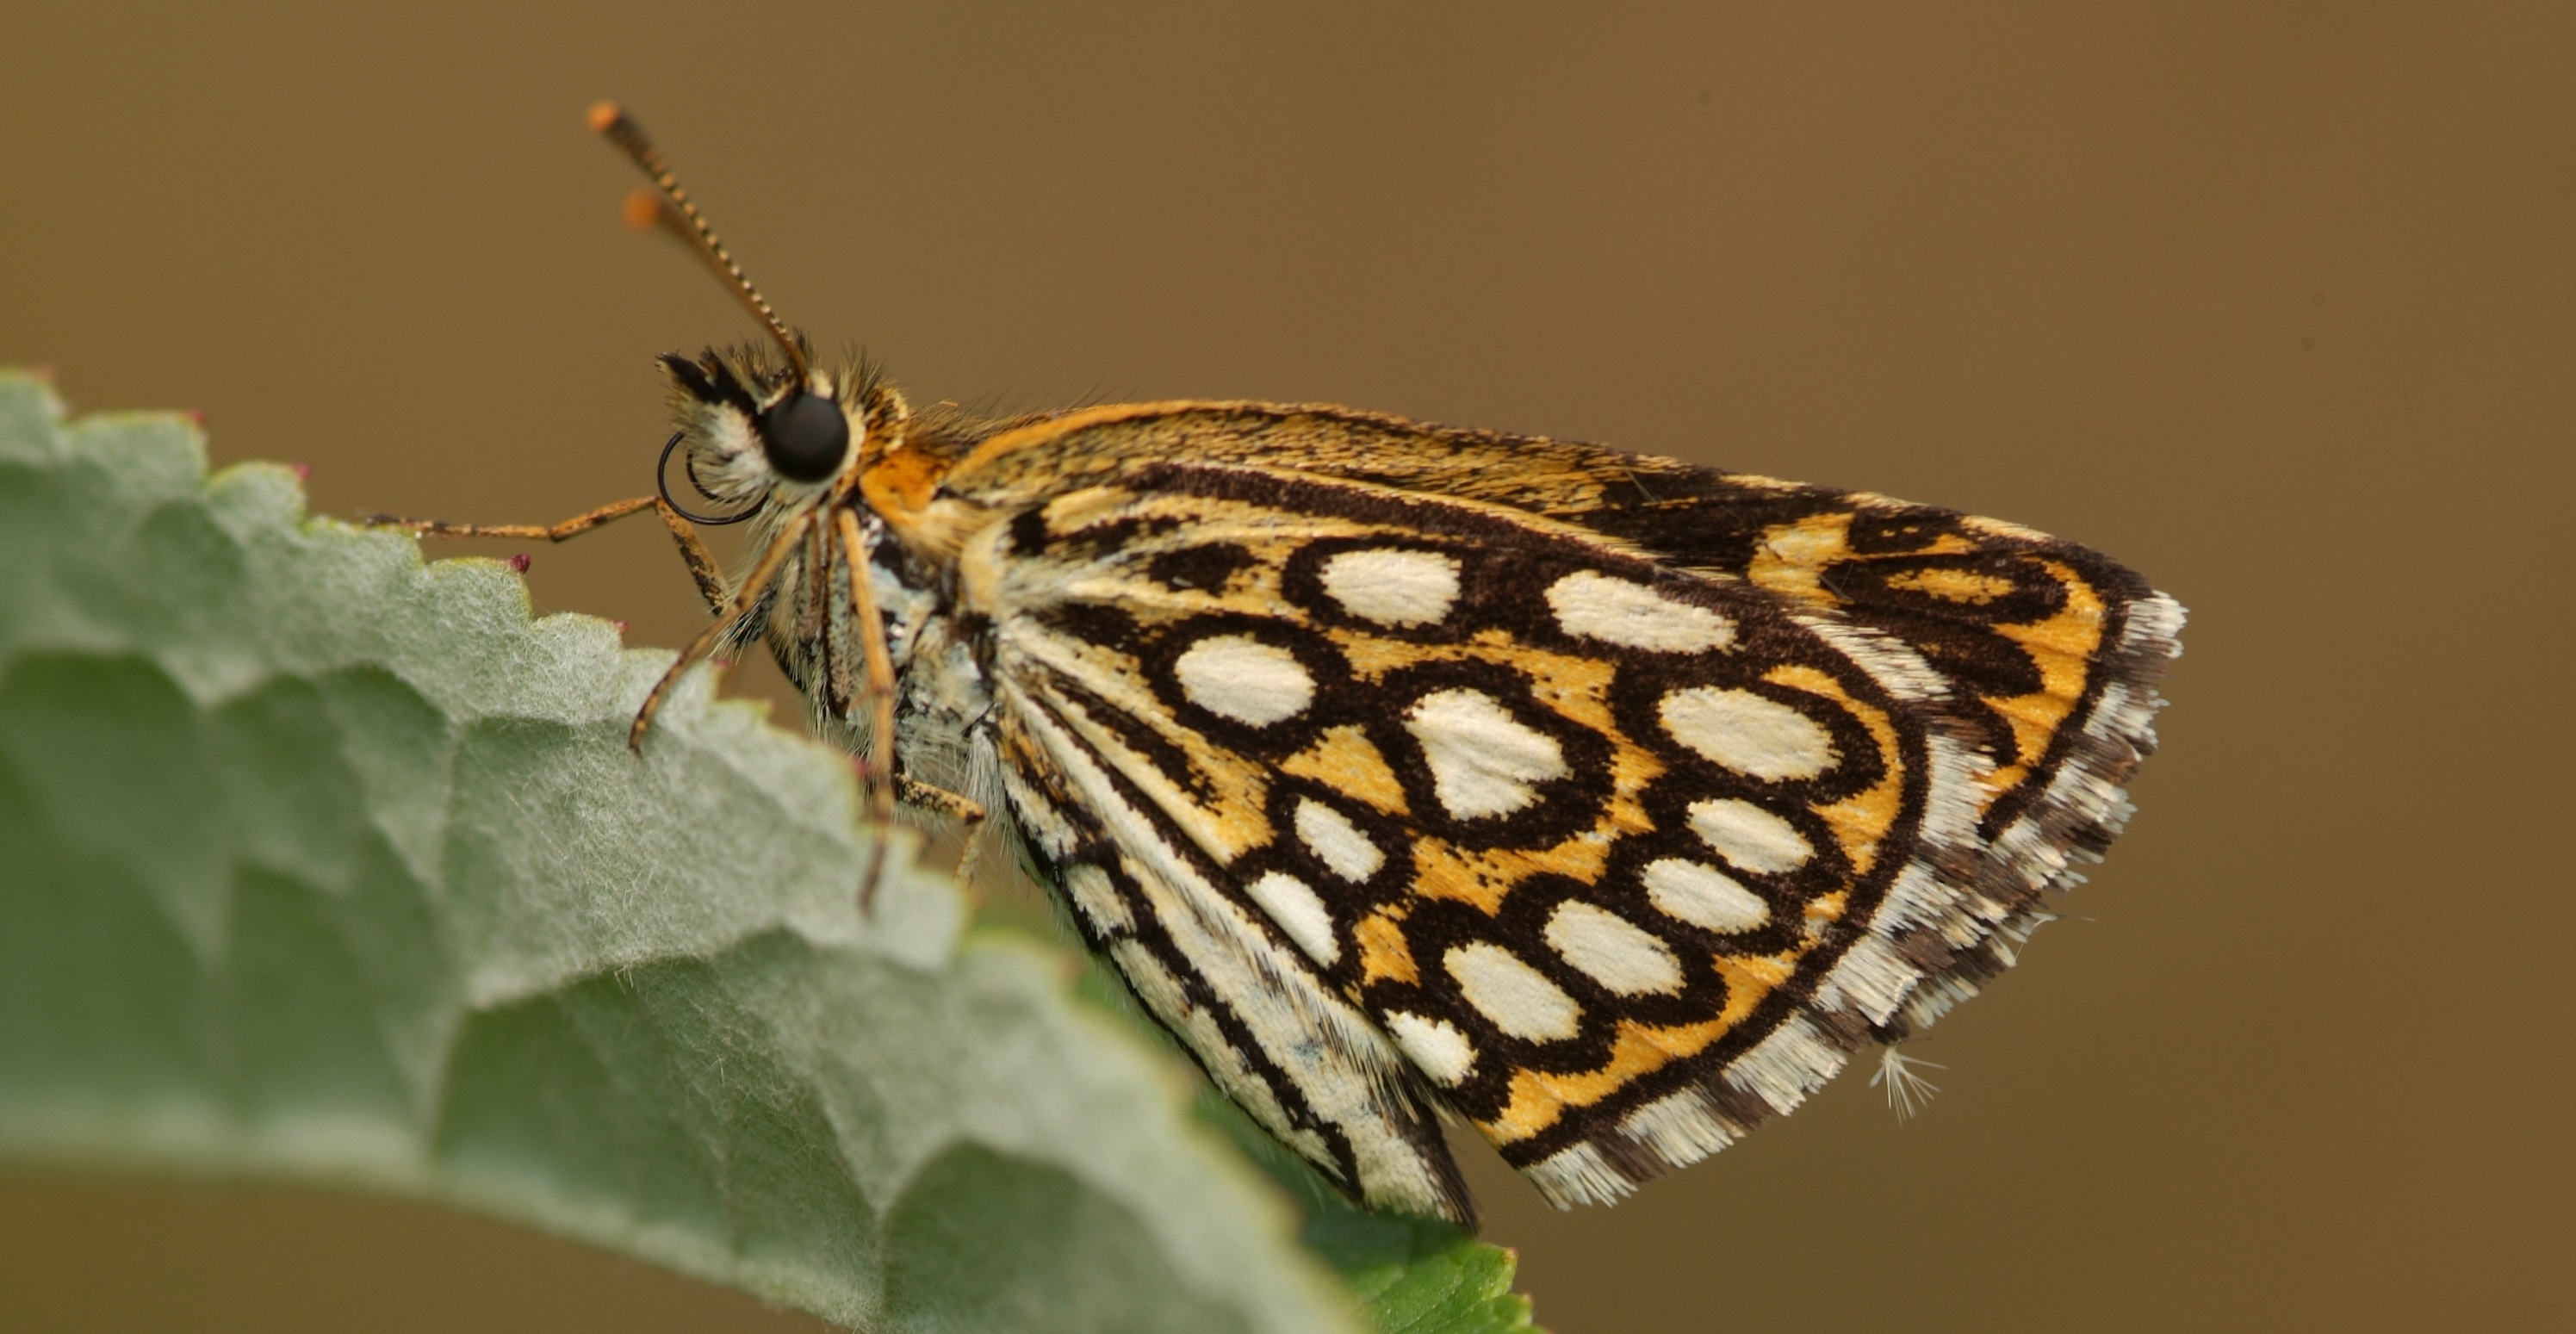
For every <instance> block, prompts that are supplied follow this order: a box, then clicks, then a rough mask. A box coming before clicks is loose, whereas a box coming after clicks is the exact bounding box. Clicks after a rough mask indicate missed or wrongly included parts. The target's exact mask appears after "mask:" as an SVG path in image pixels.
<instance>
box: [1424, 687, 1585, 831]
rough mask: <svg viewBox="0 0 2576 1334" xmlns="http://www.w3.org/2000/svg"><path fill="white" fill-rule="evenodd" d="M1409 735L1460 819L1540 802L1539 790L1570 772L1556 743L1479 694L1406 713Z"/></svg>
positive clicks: (1437, 700)
mask: <svg viewBox="0 0 2576 1334" xmlns="http://www.w3.org/2000/svg"><path fill="white" fill-rule="evenodd" d="M1405 728H1406V729H1407V730H1408V731H1411V732H1412V733H1413V739H1414V740H1416V741H1419V742H1421V743H1422V758H1423V759H1424V760H1426V761H1428V762H1429V763H1430V765H1431V789H1432V791H1433V793H1435V794H1436V795H1437V796H1438V797H1439V798H1440V804H1441V805H1442V806H1444V807H1446V808H1448V811H1449V813H1450V814H1451V815H1453V816H1455V817H1457V818H1458V819H1461V820H1473V819H1475V818H1477V817H1479V816H1485V815H1507V814H1510V813H1511V812H1513V811H1516V810H1519V809H1521V808H1522V807H1524V806H1527V805H1529V804H1530V803H1531V802H1533V801H1536V800H1537V799H1538V790H1537V785H1538V784H1540V783H1544V782H1546V781H1547V780H1549V779H1551V778H1563V777H1564V776H1565V773H1566V769H1565V752H1564V751H1562V750H1561V749H1559V748H1558V747H1557V744H1556V738H1554V737H1551V736H1549V735H1548V734H1547V733H1545V732H1541V731H1538V730H1537V729H1535V728H1532V727H1530V726H1529V725H1528V724H1526V723H1523V722H1521V721H1520V720H1519V719H1517V718H1514V717H1512V715H1511V712H1510V711H1509V710H1507V709H1505V708H1504V707H1503V706H1502V705H1501V704H1499V703H1497V702H1495V700H1494V697H1493V696H1491V695H1488V694H1485V693H1484V692H1482V691H1478V690H1442V691H1436V692H1434V693H1432V694H1428V695H1425V696H1423V697H1422V698H1421V699H1419V700H1417V701H1415V702H1414V705H1413V708H1412V711H1411V712H1409V713H1408V714H1406V716H1405Z"/></svg>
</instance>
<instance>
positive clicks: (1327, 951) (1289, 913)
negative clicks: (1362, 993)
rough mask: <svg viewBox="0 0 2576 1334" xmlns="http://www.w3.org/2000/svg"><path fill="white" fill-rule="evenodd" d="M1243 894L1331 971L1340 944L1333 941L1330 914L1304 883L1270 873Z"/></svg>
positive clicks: (1300, 947) (1277, 873) (1245, 889)
mask: <svg viewBox="0 0 2576 1334" xmlns="http://www.w3.org/2000/svg"><path fill="white" fill-rule="evenodd" d="M1243 892H1244V893H1246V894H1249V895H1251V896H1252V901H1253V902H1255V903H1258V904H1260V905H1261V910H1262V911H1263V912H1266V913H1268V914H1270V920H1271V921H1274V922H1277V923H1278V924H1279V929H1280V930H1282V931H1285V932H1287V933H1288V938H1289V939H1290V940H1293V941H1295V942H1297V948H1299V949H1301V950H1304V951H1305V952H1306V957H1307V958H1309V959H1312V960H1314V961H1315V962H1317V963H1319V964H1322V965H1324V966H1325V967H1327V968H1330V967H1332V966H1333V960H1335V959H1338V958H1340V957H1342V945H1341V942H1340V941H1337V940H1335V939H1333V914H1332V913H1331V912H1330V911H1328V910H1327V909H1326V908H1325V907H1324V901H1323V900H1322V899H1319V898H1317V897H1315V891H1314V890H1312V889H1309V888H1308V887H1307V885H1306V882H1305V881H1303V880H1300V879H1298V878H1297V877H1295V876H1293V875H1286V874H1283V873H1281V872H1278V871H1272V872H1270V873H1269V874H1267V875H1265V876H1262V877H1261V878H1260V879H1258V880H1255V881H1253V882H1252V883H1251V884H1248V885H1245V886H1244V887H1243Z"/></svg>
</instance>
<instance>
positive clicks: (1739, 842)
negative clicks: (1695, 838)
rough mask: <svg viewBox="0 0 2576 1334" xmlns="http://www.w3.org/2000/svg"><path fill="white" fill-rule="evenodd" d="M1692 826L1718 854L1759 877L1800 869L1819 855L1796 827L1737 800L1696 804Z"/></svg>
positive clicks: (1693, 804) (1748, 803)
mask: <svg viewBox="0 0 2576 1334" xmlns="http://www.w3.org/2000/svg"><path fill="white" fill-rule="evenodd" d="M1690 827H1691V832H1692V833H1695V834H1697V835H1699V836H1700V838H1701V839H1702V840H1703V841H1705V842H1706V843H1707V844H1708V845H1709V846H1710V847H1711V848H1714V849H1716V850H1717V855H1719V856H1721V857H1724V858H1725V859H1727V860H1728V861H1731V862H1733V863H1735V864H1736V866H1738V867H1740V868H1742V869H1744V870H1747V871H1751V872H1754V873H1755V874H1757V875H1777V874H1779V873H1780V872H1782V871H1794V870H1797V869H1798V868H1799V867H1801V866H1804V865H1806V864H1807V859H1808V858H1809V857H1813V856H1815V855H1816V849H1815V847H1814V845H1812V844H1810V843H1808V842H1807V836H1806V835H1804V834H1801V833H1799V832H1798V827H1797V826H1796V825H1793V824H1791V823H1789V822H1788V821H1787V820H1784V819H1781V818H1780V817H1779V816H1777V815H1773V814H1772V813H1771V812H1769V811H1766V810H1764V809H1762V808H1761V807H1759V806H1756V805H1754V804H1753V803H1752V802H1749V801H1745V800H1742V799H1740V798H1736V797H1723V798H1720V799H1718V800H1716V801H1694V802H1692V803H1691V808H1690Z"/></svg>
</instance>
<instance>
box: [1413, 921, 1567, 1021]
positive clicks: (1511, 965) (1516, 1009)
mask: <svg viewBox="0 0 2576 1334" xmlns="http://www.w3.org/2000/svg"><path fill="white" fill-rule="evenodd" d="M1441 964H1442V965H1443V966H1444V967H1446V968H1447V969H1448V970H1449V976H1451V977H1453V978H1456V979H1457V981H1458V990H1459V991H1460V992H1461V993H1462V994H1464V995H1465V996H1466V997H1467V1003H1468V1004H1469V1005H1473V1006H1475V1007H1476V1012H1477V1013H1478V1014H1481V1015H1483V1016H1485V1017H1486V1018H1487V1019H1490V1020H1493V1021H1494V1027H1496V1028H1499V1029H1501V1030H1503V1031H1504V1032H1506V1033H1509V1034H1511V1035H1512V1036H1513V1037H1516V1038H1520V1039H1522V1040H1523V1041H1527V1042H1555V1041H1557V1040H1559V1039H1562V1038H1570V1037H1573V1036H1574V1034H1575V1032H1576V1028H1575V1023H1576V1021H1577V1020H1579V1019H1581V1018H1582V1017H1583V1007H1582V1006H1580V1005H1577V1004H1575V1003H1574V998H1573V997H1572V996H1568V995H1566V994H1565V992H1564V990H1563V989H1562V988H1560V987H1558V986H1557V985H1556V984H1555V983H1554V982H1550V981H1548V980H1547V975H1546V974H1545V973H1542V972H1540V971H1539V970H1537V969H1535V968H1532V967H1530V966H1529V965H1528V964H1525V963H1523V962H1521V961H1520V957H1519V956H1518V955H1515V954H1513V953H1512V952H1511V951H1510V950H1507V949H1504V948H1503V947H1502V946H1500V945H1494V944H1488V943H1487V942H1485V941H1481V940H1480V941H1476V942H1474V943H1472V944H1466V945H1460V946H1458V947H1456V948H1454V949H1452V950H1450V951H1449V953H1448V954H1447V955H1446V956H1445V957H1443V958H1442V959H1441Z"/></svg>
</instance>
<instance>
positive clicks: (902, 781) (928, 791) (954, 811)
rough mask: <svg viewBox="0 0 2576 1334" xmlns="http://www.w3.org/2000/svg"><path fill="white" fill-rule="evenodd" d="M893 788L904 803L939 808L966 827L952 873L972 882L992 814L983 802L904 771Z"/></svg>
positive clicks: (896, 778) (895, 778)
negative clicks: (988, 817)
mask: <svg viewBox="0 0 2576 1334" xmlns="http://www.w3.org/2000/svg"><path fill="white" fill-rule="evenodd" d="M894 790H895V796H896V797H898V798H900V799H901V800H902V802H903V804H905V805H907V806H919V807H922V808H923V809H925V810H931V811H936V812H938V813H939V814H941V815H944V816H947V817H948V818H949V819H952V820H955V821H957V822H958V823H959V824H962V825H964V826H965V848H964V850H963V851H961V852H959V853H958V854H957V867H956V870H955V871H954V872H952V874H954V875H955V876H956V877H957V879H958V880H959V882H961V883H967V882H971V881H972V880H973V878H974V875H975V863H976V862H977V861H978V860H980V859H981V858H982V856H983V852H984V820H985V818H986V817H987V816H989V815H990V814H991V812H990V811H987V810H985V809H984V803H982V802H980V801H977V800H975V799H974V798H973V797H967V796H961V795H959V794H957V793H954V792H951V791H949V790H948V789H946V788H944V787H932V786H931V785H930V784H928V783H924V782H922V781H920V780H918V779H914V778H907V777H905V776H904V775H902V774H896V775H895V776H894Z"/></svg>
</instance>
